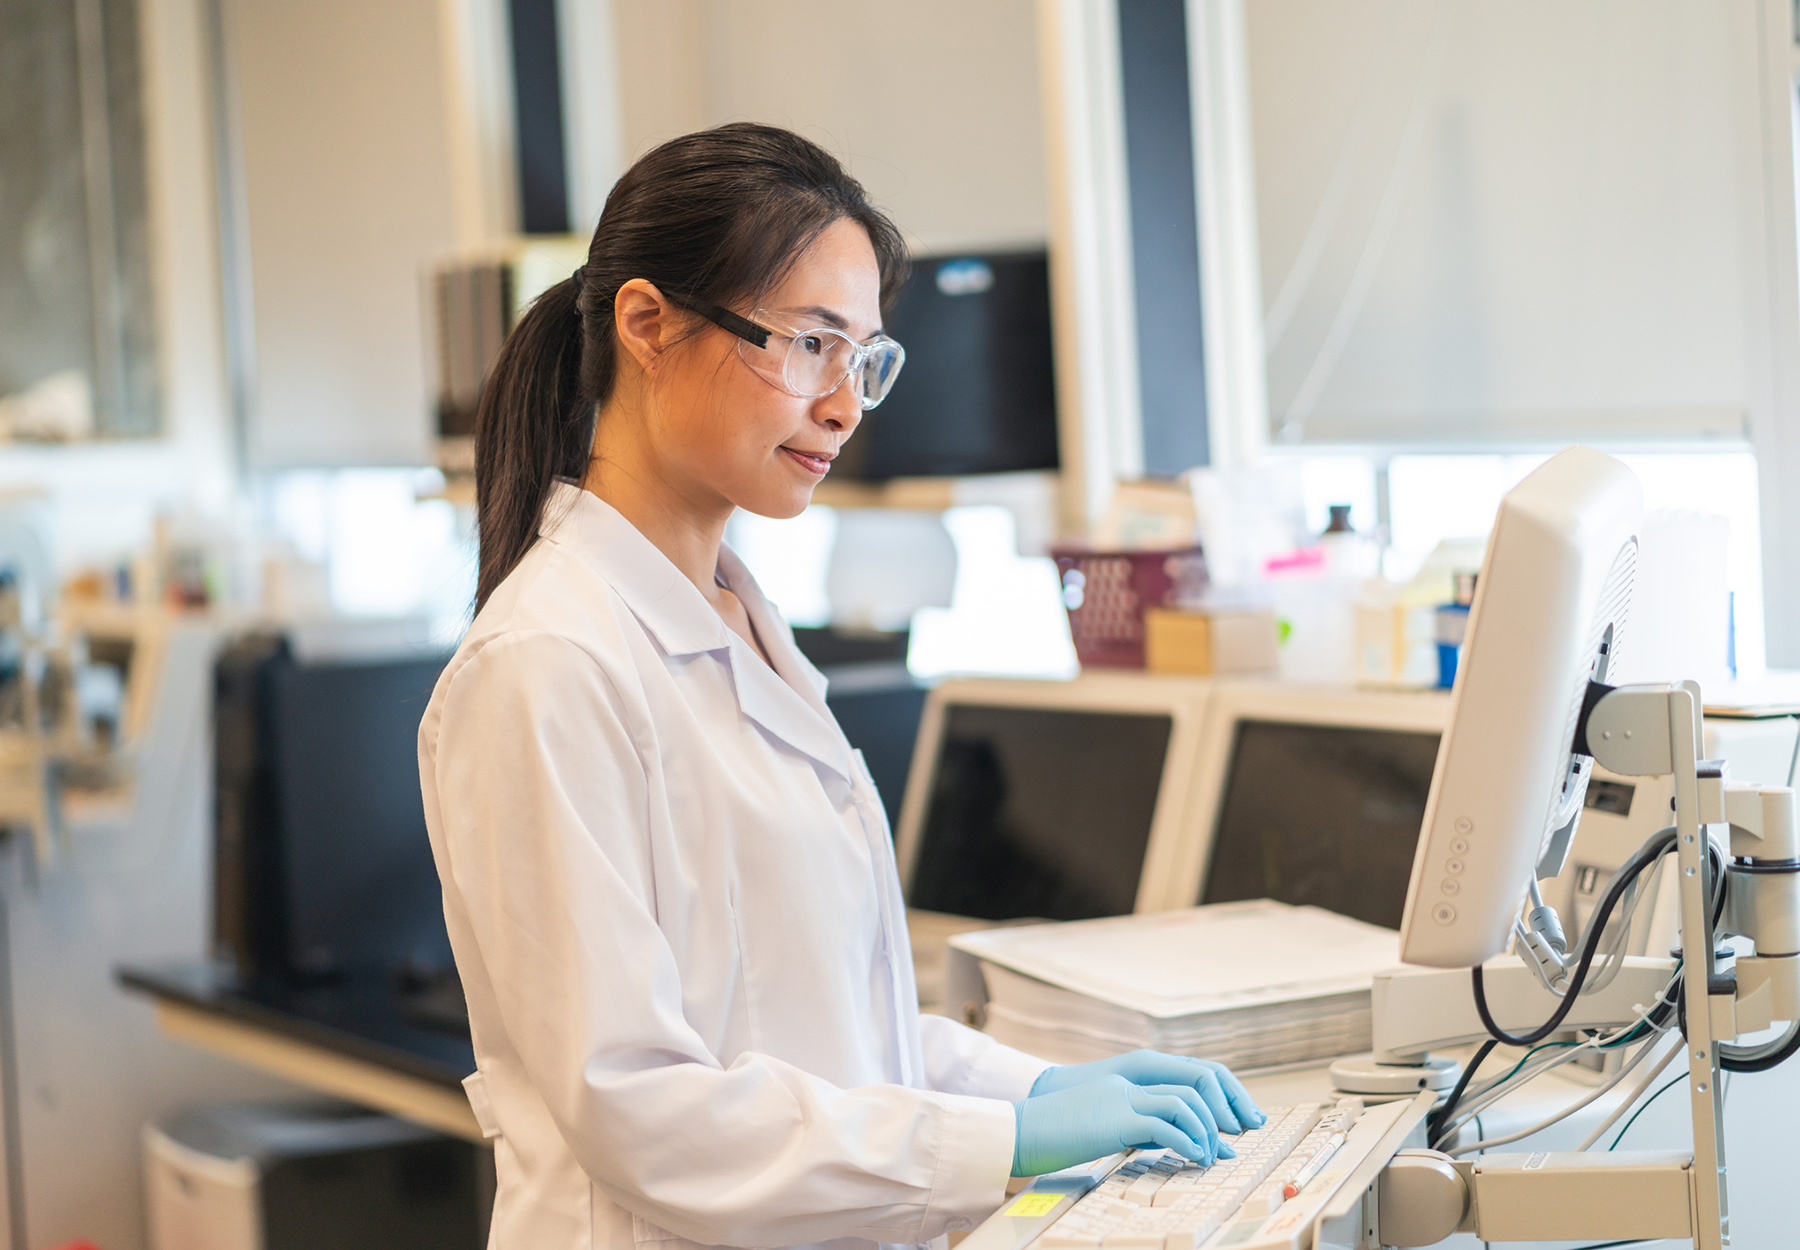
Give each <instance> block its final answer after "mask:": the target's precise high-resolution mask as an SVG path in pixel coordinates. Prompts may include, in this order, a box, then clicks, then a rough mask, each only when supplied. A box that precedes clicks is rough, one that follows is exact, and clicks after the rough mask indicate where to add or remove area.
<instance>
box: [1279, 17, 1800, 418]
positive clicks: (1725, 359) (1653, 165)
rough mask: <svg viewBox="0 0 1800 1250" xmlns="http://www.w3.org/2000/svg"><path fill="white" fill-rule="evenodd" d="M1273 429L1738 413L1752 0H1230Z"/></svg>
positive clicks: (1754, 213)
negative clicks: (1238, 34) (1241, 54)
mask: <svg viewBox="0 0 1800 1250" xmlns="http://www.w3.org/2000/svg"><path fill="white" fill-rule="evenodd" d="M1246 10H1247V14H1248V19H1249V59H1250V84H1251V93H1252V113H1253V118H1254V128H1255V144H1256V181H1257V202H1258V206H1259V224H1260V230H1261V251H1262V272H1263V296H1264V307H1265V309H1266V323H1267V349H1268V353H1269V401H1270V414H1271V422H1272V424H1273V426H1274V429H1275V432H1276V433H1277V435H1278V436H1279V435H1285V436H1286V437H1287V438H1289V439H1297V438H1302V437H1304V438H1306V439H1309V440H1311V439H1334V438H1350V439H1358V438H1363V439H1367V438H1369V437H1386V438H1389V439H1393V440H1399V441H1412V442H1415V443H1417V442H1421V441H1439V442H1441V441H1445V440H1451V441H1454V440H1458V439H1476V440H1479V439H1494V438H1499V439H1503V440H1504V439H1507V438H1519V437H1521V436H1522V437H1525V438H1528V439H1532V440H1535V441H1538V442H1543V441H1546V440H1548V441H1555V440H1558V439H1562V440H1565V441H1566V439H1567V438H1570V437H1581V436H1585V437H1590V438H1593V437H1602V438H1604V437H1608V436H1611V437H1615V438H1623V439H1628V440H1642V439H1644V438H1656V437H1657V436H1659V435H1665V436H1666V435H1676V436H1692V435H1697V434H1703V433H1714V434H1728V435H1732V436H1735V437H1737V438H1739V439H1741V438H1743V437H1744V434H1745V429H1746V419H1745V418H1746V413H1747V408H1748V404H1749V399H1750V391H1751V381H1750V370H1751V362H1750V359H1749V355H1750V349H1749V347H1748V346H1747V345H1748V343H1749V341H1750V339H1751V337H1752V336H1753V335H1754V334H1756V333H1757V332H1758V330H1759V327H1761V326H1762V324H1763V321H1764V319H1765V317H1766V310H1765V309H1762V308H1759V307H1757V306H1756V304H1755V303H1754V300H1755V299H1756V298H1757V294H1758V292H1757V291H1756V290H1755V288H1754V286H1753V284H1752V282H1751V280H1750V277H1749V271H1750V270H1751V269H1752V268H1753V267H1754V266H1756V265H1757V264H1759V263H1760V262H1761V258H1762V257H1763V255H1764V240H1763V239H1762V237H1761V233H1760V231H1761V213H1762V196H1763V181H1764V153H1763V148H1762V125H1761V97H1760V89H1759V77H1758V73H1757V64H1758V60H1759V58H1760V57H1761V55H1762V44H1761V39H1762V35H1761V32H1760V29H1759V26H1758V20H1757V0H1719V2H1717V3H1708V4H1694V3H1691V2H1690V0H1580V2H1579V3H1569V2H1568V0H1516V2H1514V3H1509V4H1502V5H1468V4H1457V3H1443V2H1441V0H1387V2H1386V3H1384V4H1382V5H1379V6H1371V5H1369V4H1368V3H1366V2H1365V0H1248V3H1247V5H1246Z"/></svg>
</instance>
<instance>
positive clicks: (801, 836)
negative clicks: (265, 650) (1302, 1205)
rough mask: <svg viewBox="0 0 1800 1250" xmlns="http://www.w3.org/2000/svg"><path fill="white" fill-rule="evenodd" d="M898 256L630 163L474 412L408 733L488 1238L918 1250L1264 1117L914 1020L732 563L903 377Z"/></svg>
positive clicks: (828, 762)
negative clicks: (1146, 1153) (482, 1154)
mask: <svg viewBox="0 0 1800 1250" xmlns="http://www.w3.org/2000/svg"><path fill="white" fill-rule="evenodd" d="M905 267H906V265H905V257H904V250H903V246H902V243H901V239H900V235H899V232H898V231H897V230H896V229H895V227H894V225H893V223H892V222H890V221H889V220H888V219H887V218H886V217H885V216H884V215H882V213H880V212H879V211H878V210H876V209H875V208H873V207H872V206H871V205H870V203H869V201H868V199H867V197H866V195H865V194H864V192H863V189H862V187H861V186H859V185H858V184H857V183H856V182H855V181H854V180H853V179H852V178H851V177H850V176H849V175H848V174H847V173H846V171H845V170H844V169H843V167H842V166H840V165H839V163H838V162H837V161H836V160H834V159H833V158H832V157H831V156H829V155H828V154H827V153H825V152H824V151H822V150H821V149H819V148H818V147H816V146H814V145H813V144H811V143H809V142H807V141H806V140H804V139H802V138H800V137H798V136H797V135H794V134H790V133H788V132H787V131H783V130H777V129H774V128H771V127H767V126H757V125H732V126H724V127H720V128H718V129H716V130H709V131H705V132H702V133H700V134H694V135H689V136H687V137H686V138H682V139H677V140H675V141H673V142H671V143H668V144H665V145H664V146H663V147H660V148H658V149H656V150H655V151H653V152H651V153H650V154H649V155H647V156H645V157H644V158H643V159H642V160H640V161H638V162H637V164H636V165H634V166H633V167H632V168H631V170H630V171H629V172H627V173H626V175H625V176H624V177H623V178H621V179H620V180H619V183H618V185H617V186H616V187H614V189H613V191H612V194H611V195H610V196H608V197H607V201H606V211H605V212H604V213H603V214H602V216H601V218H600V224H599V226H598V228H597V229H596V230H595V231H594V238H593V242H592V244H591V245H590V247H589V249H588V254H587V261H586V263H584V264H583V265H582V266H581V268H580V269H578V270H576V272H575V274H574V275H573V276H572V277H571V278H569V280H567V281H565V282H561V283H558V284H557V285H556V286H554V287H552V288H550V290H548V291H547V292H545V293H544V295H543V296H542V297H541V298H539V299H538V301H537V302H536V303H535V304H533V305H532V306H531V308H530V310H529V311H528V312H527V313H526V314H525V316H524V318H523V320H522V321H520V323H519V325H518V327H517V328H516V329H514V330H513V332H512V334H511V336H510V337H509V338H508V339H507V341H506V344H505V347H504V348H503V349H502V351H501V353H500V358H499V360H498V362H497V364H496V365H495V367H494V372H493V375H492V377H490V378H489V380H488V382H487V384H486V385H485V386H484V387H483V389H482V393H481V407H480V415H479V420H478V422H477V432H476V474H477V482H476V499H477V507H478V520H479V526H480V536H481V556H480V583H479V589H478V591H477V595H476V607H477V614H476V617H475V621H474V624H473V625H472V626H471V628H470V629H469V632H468V636H467V637H466V638H465V639H464V640H463V643H462V646H461V647H460V648H459V649H458V651H457V653H456V656H455V658H454V659H453V660H452V661H451V662H450V665H449V667H448V668H446V669H445V671H444V674H443V677H442V678H441V679H440V680H439V682H438V685H437V691H436V693H435V694H434V695H433V697H432V700H431V703H430V706H429V708H428V709H427V710H426V713H425V717H424V722H423V724H422V725H421V726H420V729H419V768H420V774H421V781H422V785H423V788H424V797H425V814H426V822H427V824H428V826H429V828H430V831H431V846H432V852H433V854H434V855H435V857H436V861H437V868H438V873H439V875H440V877H441V878H442V881H443V888H444V912H445V916H446V919H447V920H448V922H449V929H450V939H451V943H452V945H453V946H454V948H455V952H456V963H457V967H458V968H459V969H460V971H461V973H462V980H463V986H464V989H465V990H466V992H467V995H468V1003H469V1024H470V1030H471V1033H472V1034H473V1037H474V1043H475V1058H476V1066H477V1071H476V1073H475V1075H474V1076H471V1077H470V1078H469V1079H468V1081H467V1082H465V1084H466V1086H467V1088H468V1094H469V1101H470V1103H471V1104H472V1106H473V1107H474V1110H475V1114H476V1117H477V1118H478V1119H479V1121H480V1123H481V1126H482V1131H483V1132H484V1133H486V1134H487V1135H488V1136H489V1137H490V1138H492V1139H493V1142H494V1154H495V1164H496V1167H497V1170H498V1176H499V1190H498V1194H497V1198H496V1202H495V1208H494V1222H493V1232H492V1240H491V1243H490V1244H492V1245H494V1246H496V1247H501V1248H503V1250H564V1248H568V1250H573V1248H574V1247H577V1246H579V1247H583V1248H586V1247H592V1246H604V1247H615V1248H621V1250H623V1248H629V1247H635V1246H643V1245H646V1244H651V1245H660V1244H669V1245H689V1244H693V1243H700V1244H705V1245H737V1246H780V1245H790V1244H796V1243H808V1242H835V1241H839V1240H840V1239H843V1240H845V1241H849V1240H851V1239H854V1240H856V1241H858V1242H863V1243H867V1242H890V1243H919V1242H925V1241H929V1240H931V1239H933V1238H935V1237H937V1236H938V1235H939V1234H941V1233H943V1232H945V1231H946V1230H947V1229H951V1228H966V1227H969V1226H970V1225H971V1224H972V1223H974V1222H976V1221H978V1220H980V1219H981V1218H983V1217H984V1216H985V1215H987V1214H988V1213H989V1212H990V1211H992V1210H993V1209H994V1208H995V1207H996V1206H998V1205H999V1204H1000V1202H1001V1201H1002V1199H1003V1197H1004V1188H1005V1184H1006V1179H1007V1176H1008V1175H1009V1174H1031V1173H1037V1172H1042V1171H1048V1170H1051V1169H1054V1168H1060V1167H1065V1166H1069V1165H1071V1164H1074V1163H1078V1162H1083V1161H1086V1160H1089V1159H1093V1158H1097V1157H1099V1156H1101V1155H1104V1154H1107V1153H1109V1152H1112V1151H1114V1150H1118V1149H1121V1148H1123V1147H1126V1146H1132V1145H1157V1146H1164V1147H1171V1148H1173V1149H1175V1150H1178V1151H1180V1152H1181V1153H1182V1154H1184V1155H1186V1156H1188V1157H1189V1158H1191V1159H1193V1160H1196V1161H1198V1162H1202V1163H1207V1162H1210V1161H1211V1160H1212V1159H1214V1158H1215V1157H1217V1156H1219V1155H1223V1154H1230V1153H1231V1150H1230V1147H1229V1146H1228V1145H1225V1144H1224V1143H1223V1142H1222V1141H1221V1140H1220V1137H1219V1133H1220V1131H1221V1130H1223V1131H1224V1132H1226V1133H1232V1132H1237V1131H1240V1129H1241V1127H1250V1126H1254V1125H1256V1124H1260V1123H1261V1113H1260V1112H1259V1111H1257V1109H1256V1107H1255V1105H1254V1104H1253V1103H1252V1102H1251V1101H1250V1099H1249V1097H1248V1095H1246V1094H1245V1093H1244V1090H1243V1087H1242V1086H1240V1085H1239V1084H1238V1082H1237V1081H1236V1080H1235V1079H1234V1078H1233V1077H1232V1076H1231V1074H1230V1073H1229V1072H1227V1071H1225V1070H1224V1069H1223V1068H1221V1067H1219V1066H1218V1065H1216V1064H1210V1063H1206V1062H1203V1061H1201V1060H1197V1059H1184V1058H1176V1057H1173V1056H1167V1055H1158V1054H1155V1053H1153V1052H1148V1051H1144V1052H1138V1053H1136V1054H1133V1055H1127V1056H1123V1057H1121V1058H1119V1059H1115V1060H1109V1061H1106V1062H1103V1063H1095V1064H1086V1065H1080V1066H1074V1067H1050V1066H1049V1065H1047V1064H1045V1063H1043V1062H1041V1061H1039V1060H1036V1059H1032V1058H1030V1057H1029V1056H1027V1055H1024V1054H1021V1053H1019V1052H1018V1051H1015V1050H1011V1049H1009V1048H1007V1047H1005V1046H1002V1045H999V1044H997V1043H995V1042H993V1041H991V1040H990V1039H988V1038H986V1037H984V1036H983V1035H981V1034H979V1033H976V1032H974V1031H972V1030H970V1029H966V1028H964V1027H963V1026H961V1025H959V1024H955V1023H953V1022H951V1021H949V1020H946V1019H942V1018H939V1017H934V1016H924V1017H921V1016H920V1015H919V1012H918V1007H917V999H916V997H915V991H914V987H913V970H912V963H911V958H910V948H909V946H908V943H907V936H906V923H905V913H904V910H903V904H902V902H901V897H900V890H899V885H898V881H897V877H896V873H895V868H894V860H893V855H892V851H891V849H890V844H889V835H888V828H887V822H886V820H885V818H884V817H883V815H882V807H881V803H880V800H879V799H878V798H877V796H876V793H875V787H874V785H873V784H872V783H871V782H870V780H869V774H868V771H867V770H866V769H865V768H864V766H863V763H862V760H861V758H860V756H859V755H858V754H857V753H856V752H855V751H853V750H852V749H851V747H850V744H849V743H848V742H846V741H845V739H844V735H843V733H842V732H841V731H840V730H839V729H838V726H837V723H836V722H835V721H834V720H833V719H832V716H831V713H830V712H829V711H827V710H826V707H825V702H824V700H823V698H822V694H823V691H824V686H825V682H824V680H823V679H822V678H821V677H820V675H819V673H818V672H817V671H816V670H815V669H814V668H813V667H812V666H811V665H810V664H808V663H807V662H806V660H805V659H803V658H802V657H801V656H800V654H799V652H798V651H796V650H795V649H794V643H793V638H792V635H791V634H790V632H789V630H788V627H787V625H786V624H784V623H783V622H782V619H781V617H780V616H779V615H778V614H777V613H776V611H775V609H774V608H773V607H771V606H770V604H769V602H768V601H767V600H766V599H765V598H763V595H762V593H761V592H760V591H759V590H758V589H757V587H756V583H755V581H753V580H752V579H751V577H750V575H749V573H748V572H746V571H745V569H744V566H743V564H742V563H741V562H740V561H739V560H738V558H737V557H736V556H735V555H733V554H732V552H731V551H730V550H729V549H728V548H726V547H724V546H722V545H721V541H720V540H721V536H722V534H723V532H724V529H725V522H726V520H727V518H729V517H730V516H731V513H732V510H733V509H734V508H744V509H747V510H749V511H751V512H755V513H758V514H760V515H763V516H772V517H791V516H793V515H795V514H796V513H798V512H799V511H800V510H801V509H802V508H804V507H806V504H807V501H808V499H809V498H810V496H811V495H812V491H813V487H814V486H816V485H817V484H818V483H819V481H820V480H821V479H822V478H823V477H824V476H825V474H826V472H827V470H829V469H830V467H831V461H832V457H834V456H835V455H837V453H838V449H839V448H840V447H841V446H842V444H843V442H844V440H845V439H846V438H848V437H849V436H850V434H851V432H852V431H854V430H855V429H856V425H857V422H858V420H859V419H860V418H861V415H862V413H863V411H864V410H865V409H868V408H872V407H874V406H875V405H876V404H878V403H880V402H881V399H882V397H883V396H884V395H885V394H886V393H887V391H888V388H889V387H890V386H892V385H893V383H894V378H895V375H896V374H897V373H898V372H899V371H900V365H901V362H902V360H903V359H904V356H903V353H902V351H901V349H900V345H899V344H897V343H895V342H894V341H893V340H892V339H890V338H888V337H887V336H886V335H884V334H882V332H881V309H882V305H883V303H884V302H885V301H886V300H887V299H888V298H889V297H891V296H892V295H893V294H894V291H895V290H896V288H897V286H898V284H899V283H900V282H901V280H902V278H903V276H904V271H905Z"/></svg>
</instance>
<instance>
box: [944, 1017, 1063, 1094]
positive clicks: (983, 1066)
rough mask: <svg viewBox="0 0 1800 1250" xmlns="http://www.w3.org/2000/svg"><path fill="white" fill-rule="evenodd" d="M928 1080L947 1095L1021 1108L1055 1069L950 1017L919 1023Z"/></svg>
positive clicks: (1033, 1056)
mask: <svg viewBox="0 0 1800 1250" xmlns="http://www.w3.org/2000/svg"><path fill="white" fill-rule="evenodd" d="M919 1041H920V1043H921V1045H922V1047H923V1049H924V1052H925V1079H926V1082H927V1083H928V1084H929V1085H930V1086H931V1088H933V1089H936V1090H942V1091H943V1092H944V1093H946V1094H972V1095H974V1096H975V1097H977V1098H1001V1099H1005V1100H1006V1101H1007V1102H1018V1101H1019V1100H1020V1099H1021V1098H1025V1097H1028V1096H1029V1095H1030V1093H1031V1086H1032V1083H1033V1082H1035V1081H1036V1080H1037V1079H1038V1077H1040V1076H1042V1075H1043V1073H1044V1071H1045V1070H1046V1069H1047V1068H1049V1067H1050V1066H1051V1065H1050V1064H1048V1063H1045V1062H1044V1061H1043V1060H1042V1059H1039V1058H1037V1057H1036V1056H1035V1055H1028V1054H1026V1053H1025V1052H1024V1051H1022V1050H1014V1049H1013V1048H1012V1047H1011V1046H1007V1045H1004V1044H1002V1043H1000V1042H996V1041H995V1040H994V1039H993V1038H991V1037H989V1036H988V1035H987V1034H986V1033H978V1032H976V1031H975V1030H974V1029H971V1028H969V1027H968V1026H967V1025H964V1024H959V1023H957V1022H956V1021H955V1020H952V1019H950V1018H949V1017H948V1016H933V1015H922V1016H920V1017H919Z"/></svg>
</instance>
